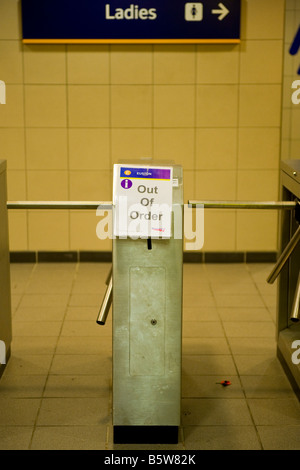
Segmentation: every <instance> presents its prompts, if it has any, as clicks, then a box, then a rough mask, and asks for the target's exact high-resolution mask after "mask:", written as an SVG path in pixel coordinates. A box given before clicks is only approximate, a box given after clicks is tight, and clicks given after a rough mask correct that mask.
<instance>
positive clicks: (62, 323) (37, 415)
mask: <svg viewBox="0 0 300 470" xmlns="http://www.w3.org/2000/svg"><path fill="white" fill-rule="evenodd" d="M79 266H80V263H79V262H77V263H76V267H75V272H74V275H73V281H72V283H71V287H70V292H69V295H68V301H67V304H66V307H65V313H64V316H63V319H62V321H61V326H60V330H59V333H58V335H57V338H56V343H55V347H54V349H53V353H52V359H51V361H50V364H49V368H48V372H47V376H46V380H45V383H44V387H43V390H42V393H41V398H40V405H39V408H38V410H37V413H36V417H35V421H34V425H33V431H32V436H31V439H30V443H29V446H28V449H29V450H30V449H31V446H32V442H33V438H34V434H35V430H36V427H37V422H38V418H39V415H40V411H41V406H42V402H43V399H44V394H45V390H46V387H47V383H48V379H49V375H50V370H51V367H52V364H53V361H54V358H55V353H56V349H57V345H58V342H59V339H60V336H61V332H62V329H63V325H64V320H65V317H66V314H67V310H68V306H69V301H70V298H71V295H72V287H73V285H74V283H75V280H76V277H77V274H78V270H79Z"/></svg>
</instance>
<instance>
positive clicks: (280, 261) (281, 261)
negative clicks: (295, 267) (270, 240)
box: [267, 226, 300, 284]
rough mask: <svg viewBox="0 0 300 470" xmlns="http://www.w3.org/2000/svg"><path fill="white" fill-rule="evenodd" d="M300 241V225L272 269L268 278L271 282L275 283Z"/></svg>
mask: <svg viewBox="0 0 300 470" xmlns="http://www.w3.org/2000/svg"><path fill="white" fill-rule="evenodd" d="M299 241H300V226H299V227H298V228H297V230H296V232H295V233H294V235H293V236H292V238H291V239H290V241H289V243H288V244H287V245H286V247H285V249H284V250H283V252H282V253H281V255H280V257H279V259H278V261H277V263H276V264H275V266H274V268H273V269H272V271H271V273H270V275H269V277H268V278H267V282H268V283H269V284H273V282H274V281H275V280H276V278H277V276H278V275H279V274H280V272H281V270H282V268H283V266H284V265H285V263H286V262H287V260H288V259H289V257H290V256H291V254H292V253H293V251H294V249H295V248H296V246H297V245H298V243H299Z"/></svg>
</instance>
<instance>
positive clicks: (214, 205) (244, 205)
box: [189, 199, 300, 321]
mask: <svg viewBox="0 0 300 470" xmlns="http://www.w3.org/2000/svg"><path fill="white" fill-rule="evenodd" d="M189 205H190V206H191V207H197V206H198V207H199V206H200V207H204V208H206V209H273V210H274V209H281V210H294V209H296V218H297V210H299V207H300V202H299V201H298V200H297V199H296V200H295V201H264V202H255V201H189ZM299 241H300V226H299V227H298V229H297V230H296V232H295V233H294V235H293V237H292V238H291V240H290V241H289V243H288V244H287V246H286V247H285V249H284V251H283V252H282V254H281V255H280V257H279V259H278V261H277V263H276V265H275V266H274V268H273V270H272V272H271V273H270V275H269V276H268V278H267V282H268V283H269V284H273V282H274V281H275V279H276V278H277V276H278V275H279V274H280V272H281V270H282V268H283V266H284V265H285V263H286V262H287V260H288V259H289V257H290V256H291V254H292V252H293V251H294V249H295V248H296V246H297V244H298V242H299ZM298 290H299V289H298ZM295 317H297V319H298V313H297V315H294V318H295ZM295 321H297V320H295Z"/></svg>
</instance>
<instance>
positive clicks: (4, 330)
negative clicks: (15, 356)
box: [0, 160, 12, 377]
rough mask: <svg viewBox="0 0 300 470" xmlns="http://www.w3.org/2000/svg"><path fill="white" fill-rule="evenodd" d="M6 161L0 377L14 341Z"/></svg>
mask: <svg viewBox="0 0 300 470" xmlns="http://www.w3.org/2000/svg"><path fill="white" fill-rule="evenodd" d="M6 202H7V195H6V161H4V160H0V377H1V375H2V373H3V372H4V368H5V366H6V364H7V362H8V360H9V357H10V350H11V341H12V325H11V299H10V267H9V242H8V218H7V207H6Z"/></svg>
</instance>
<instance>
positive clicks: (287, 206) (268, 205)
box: [188, 200, 298, 210]
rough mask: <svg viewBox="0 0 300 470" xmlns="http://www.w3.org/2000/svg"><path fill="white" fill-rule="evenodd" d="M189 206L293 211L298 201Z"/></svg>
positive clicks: (212, 203)
mask: <svg viewBox="0 0 300 470" xmlns="http://www.w3.org/2000/svg"><path fill="white" fill-rule="evenodd" d="M188 204H189V206H191V207H194V208H195V207H197V206H202V207H203V208H204V209H284V210H293V209H295V207H296V205H297V204H298V202H297V201H263V202H260V201H194V200H190V201H189V202H188Z"/></svg>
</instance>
